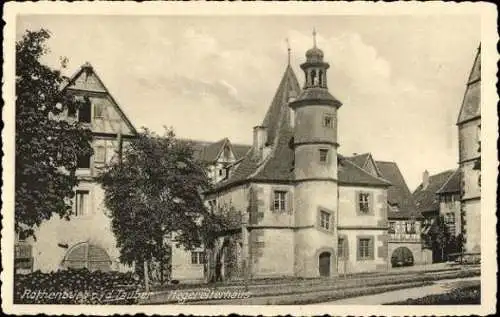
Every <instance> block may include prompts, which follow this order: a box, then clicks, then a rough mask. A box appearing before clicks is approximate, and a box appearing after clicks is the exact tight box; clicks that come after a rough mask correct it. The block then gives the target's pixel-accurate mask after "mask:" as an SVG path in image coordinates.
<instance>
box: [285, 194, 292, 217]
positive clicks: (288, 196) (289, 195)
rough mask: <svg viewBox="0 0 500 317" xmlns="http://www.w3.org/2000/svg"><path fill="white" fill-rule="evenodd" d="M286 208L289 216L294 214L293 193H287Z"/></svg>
mask: <svg viewBox="0 0 500 317" xmlns="http://www.w3.org/2000/svg"><path fill="white" fill-rule="evenodd" d="M286 205H287V206H286V208H287V211H288V213H289V214H292V213H293V194H292V192H291V191H288V192H287V193H286Z"/></svg>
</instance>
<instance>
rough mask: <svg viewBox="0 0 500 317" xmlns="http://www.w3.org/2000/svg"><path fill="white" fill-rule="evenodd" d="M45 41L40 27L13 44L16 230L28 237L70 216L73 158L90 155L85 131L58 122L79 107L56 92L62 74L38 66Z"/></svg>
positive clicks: (76, 125)
mask: <svg viewBox="0 0 500 317" xmlns="http://www.w3.org/2000/svg"><path fill="white" fill-rule="evenodd" d="M49 38H50V34H49V32H48V31H47V30H44V29H41V30H39V31H27V32H26V33H25V34H24V36H23V37H22V39H21V40H19V41H18V42H16V136H15V140H16V141H15V142H16V159H15V161H16V166H15V229H16V231H17V232H20V233H23V234H24V235H27V236H29V235H33V231H34V227H35V226H39V225H40V224H41V223H42V222H43V221H44V220H47V219H50V218H51V217H52V216H53V214H58V215H59V216H60V217H64V218H69V215H70V212H71V204H70V198H72V197H73V196H74V192H73V189H74V187H75V186H76V185H77V184H78V179H77V177H76V175H75V171H76V168H77V158H78V157H87V156H90V155H91V154H92V147H91V145H90V141H91V132H90V131H89V130H88V129H86V128H84V127H82V126H81V125H79V123H78V122H67V121H64V120H57V118H61V117H60V115H61V114H62V113H63V110H64V108H65V107H73V108H75V109H76V108H78V107H79V105H80V103H79V102H78V101H77V100H76V99H75V98H74V97H72V96H70V95H65V94H62V93H61V91H60V86H61V84H62V82H63V77H62V76H61V72H60V71H59V70H54V69H51V68H49V67H48V66H45V65H43V64H42V63H41V62H40V59H41V58H42V57H43V56H44V55H45V54H46V53H47V52H48V51H49V50H48V47H47V45H46V41H47V40H48V39H49ZM65 62H66V60H63V63H62V64H63V65H62V67H63V68H64V67H65V65H64V63H65ZM62 105H64V107H63V106H62Z"/></svg>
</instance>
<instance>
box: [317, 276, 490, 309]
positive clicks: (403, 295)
mask: <svg viewBox="0 0 500 317" xmlns="http://www.w3.org/2000/svg"><path fill="white" fill-rule="evenodd" d="M480 280H481V279H480V278H479V277H469V278H461V279H453V280H443V281H437V282H436V283H435V284H434V285H429V286H423V287H415V288H407V289H402V290H398V291H391V292H386V293H381V294H375V295H368V296H360V297H352V298H346V299H341V300H336V301H331V302H325V303H319V304H314V305H325V304H327V305H355V304H358V305H359V304H360V303H363V305H380V304H384V303H392V302H399V301H404V300H406V299H408V298H420V297H424V296H427V295H435V294H443V293H446V292H448V291H450V290H451V289H453V288H455V287H457V286H458V285H460V284H461V283H463V282H470V281H480Z"/></svg>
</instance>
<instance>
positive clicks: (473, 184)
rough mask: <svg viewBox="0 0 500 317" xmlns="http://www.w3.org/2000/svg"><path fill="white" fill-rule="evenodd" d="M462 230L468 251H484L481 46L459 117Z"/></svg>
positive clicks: (468, 81)
mask: <svg viewBox="0 0 500 317" xmlns="http://www.w3.org/2000/svg"><path fill="white" fill-rule="evenodd" d="M457 126H458V141H459V142H458V143H459V154H458V157H459V162H458V164H459V169H460V172H461V178H462V180H461V185H462V192H461V204H462V226H463V227H462V230H463V233H464V248H465V251H466V252H480V251H481V186H480V181H481V180H480V177H481V170H480V167H478V166H480V162H481V152H480V145H481V144H480V142H481V46H479V49H478V51H477V54H476V57H475V60H474V64H473V67H472V70H471V72H470V75H469V78H468V80H467V87H466V90H465V95H464V99H463V102H462V106H461V108H460V112H459V115H458V120H457Z"/></svg>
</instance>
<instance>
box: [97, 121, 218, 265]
mask: <svg viewBox="0 0 500 317" xmlns="http://www.w3.org/2000/svg"><path fill="white" fill-rule="evenodd" d="M97 181H98V182H100V183H101V184H102V186H103V188H104V190H105V205H106V207H107V208H108V209H109V210H110V211H111V218H112V230H113V232H114V233H115V236H116V238H117V246H118V248H119V249H120V261H121V262H122V263H127V264H132V263H134V262H135V263H143V261H150V260H159V259H162V258H164V257H165V256H167V253H168V252H169V243H168V240H167V237H170V238H172V239H174V240H175V243H176V245H177V246H179V245H182V246H184V247H186V248H187V249H192V248H194V247H197V246H200V245H201V243H202V239H203V237H202V234H201V229H200V228H201V221H202V219H205V218H206V217H207V216H208V212H207V209H206V208H205V206H204V203H203V200H202V196H201V193H202V192H203V190H205V189H207V188H208V186H209V184H208V180H207V178H206V176H205V174H204V170H203V169H202V168H201V167H200V164H199V163H198V162H197V160H196V159H195V158H194V157H193V149H192V148H191V147H190V146H189V144H186V142H183V141H179V140H177V139H176V138H175V135H174V133H173V132H172V131H171V130H168V129H167V130H166V133H165V135H164V136H163V137H159V136H158V135H156V134H155V133H153V132H150V131H149V130H147V129H144V130H143V131H142V132H140V133H139V134H138V135H137V137H136V138H134V139H133V140H131V141H130V143H129V144H127V145H124V147H123V159H122V160H119V161H116V162H112V163H110V165H108V166H106V167H105V168H104V170H103V172H102V173H101V174H100V176H99V177H98V178H97Z"/></svg>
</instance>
